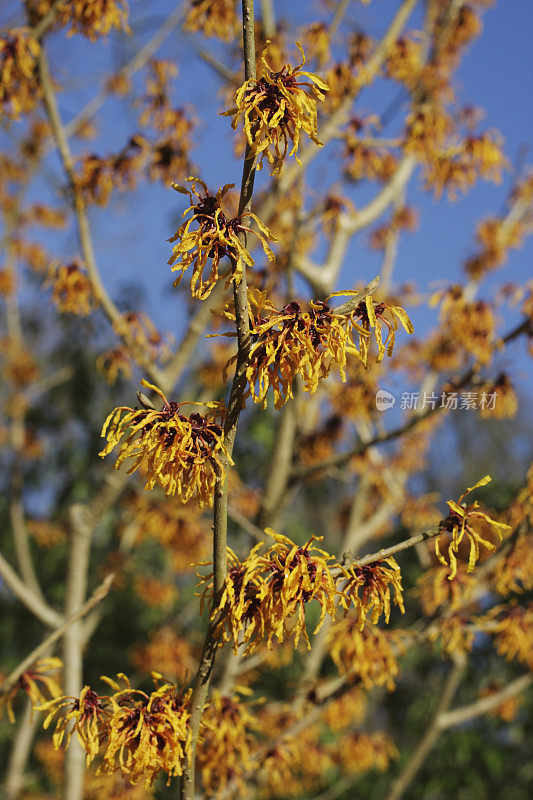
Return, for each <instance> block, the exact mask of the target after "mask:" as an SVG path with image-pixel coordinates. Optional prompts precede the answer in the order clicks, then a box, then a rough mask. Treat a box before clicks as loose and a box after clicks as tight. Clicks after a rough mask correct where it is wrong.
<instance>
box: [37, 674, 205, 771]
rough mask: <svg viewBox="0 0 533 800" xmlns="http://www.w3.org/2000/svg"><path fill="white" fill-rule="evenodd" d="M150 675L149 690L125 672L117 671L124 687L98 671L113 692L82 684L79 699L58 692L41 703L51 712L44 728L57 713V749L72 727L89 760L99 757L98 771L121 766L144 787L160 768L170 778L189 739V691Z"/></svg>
mask: <svg viewBox="0 0 533 800" xmlns="http://www.w3.org/2000/svg"><path fill="white" fill-rule="evenodd" d="M152 676H153V679H154V683H155V689H154V690H153V691H152V692H151V693H150V694H147V693H146V692H143V691H141V690H139V689H132V688H131V686H130V682H129V680H128V678H127V677H126V675H124V674H123V673H119V675H118V678H119V680H121V681H122V682H123V683H124V684H125V688H123V687H122V686H121V685H120V684H119V683H118V682H117V681H115V680H113V679H111V678H107V677H105V676H102V680H103V681H105V682H106V683H107V684H108V685H109V686H110V687H111V688H112V689H113V690H114V693H113V694H111V695H99V694H97V693H96V692H94V691H93V690H92V689H91V688H90V687H89V686H85V687H84V689H83V691H82V692H81V694H80V697H79V699H78V698H75V697H70V698H69V697H60V698H58V699H57V700H53V701H50V702H48V703H45V704H43V705H42V706H41V707H40V709H39V710H42V711H49V713H48V716H47V717H46V719H45V721H44V727H45V728H47V727H48V726H49V724H50V722H51V721H52V719H53V718H54V717H55V716H56V715H59V717H58V719H57V722H56V727H55V732H54V736H53V741H54V746H55V748H56V749H57V748H59V747H60V746H61V744H62V743H63V741H65V746H68V744H69V741H70V738H71V736H72V733H73V732H74V731H75V732H76V734H77V736H78V738H79V740H80V742H81V744H82V745H83V747H84V749H85V751H86V761H87V765H89V764H90V763H91V761H93V760H94V759H95V758H96V756H100V758H101V763H100V766H99V768H98V772H99V773H112V772H116V771H120V772H122V774H124V775H127V776H128V778H129V780H130V781H131V782H132V783H136V782H137V781H138V780H140V779H141V778H144V779H145V782H146V785H147V786H148V785H150V784H151V783H152V782H153V781H154V779H155V777H156V776H157V775H158V773H159V772H160V771H164V772H165V773H166V774H167V776H168V780H169V781H170V778H171V777H173V776H175V775H181V774H182V771H183V761H184V759H185V758H186V757H188V754H189V750H190V742H191V731H190V727H189V717H190V714H189V710H188V703H189V699H190V695H191V691H190V690H189V691H187V692H186V693H182V692H178V687H177V686H175V685H174V684H170V683H166V682H162V679H161V675H159V674H158V673H155V672H154V673H152ZM65 734H66V737H65Z"/></svg>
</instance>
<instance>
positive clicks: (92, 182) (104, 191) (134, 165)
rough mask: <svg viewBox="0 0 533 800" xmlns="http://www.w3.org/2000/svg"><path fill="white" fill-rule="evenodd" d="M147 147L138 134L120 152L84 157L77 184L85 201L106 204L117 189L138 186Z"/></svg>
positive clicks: (77, 176) (80, 164) (77, 175)
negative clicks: (103, 155) (112, 192)
mask: <svg viewBox="0 0 533 800" xmlns="http://www.w3.org/2000/svg"><path fill="white" fill-rule="evenodd" d="M146 146H147V143H146V142H145V141H144V139H143V137H142V136H138V135H137V136H132V137H131V138H130V139H129V141H128V142H127V144H126V146H125V147H123V148H122V150H120V151H119V152H118V153H113V154H112V155H109V156H106V157H101V156H98V155H96V154H95V153H91V154H89V155H85V156H83V157H82V158H81V159H80V163H79V165H78V169H77V172H76V185H77V186H78V188H79V189H80V191H81V192H82V193H83V197H84V199H85V202H86V203H94V204H96V205H99V206H105V205H106V204H107V201H108V200H109V195H110V194H111V191H112V190H113V189H120V190H121V191H131V190H132V189H134V188H135V186H136V183H137V177H138V173H139V169H140V168H141V166H142V164H143V162H144V160H145V155H146Z"/></svg>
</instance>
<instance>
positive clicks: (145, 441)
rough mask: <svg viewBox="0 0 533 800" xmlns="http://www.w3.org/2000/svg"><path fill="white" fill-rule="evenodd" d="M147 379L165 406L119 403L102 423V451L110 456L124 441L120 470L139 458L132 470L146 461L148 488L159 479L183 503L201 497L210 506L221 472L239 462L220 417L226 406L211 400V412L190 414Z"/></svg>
mask: <svg viewBox="0 0 533 800" xmlns="http://www.w3.org/2000/svg"><path fill="white" fill-rule="evenodd" d="M142 384H143V386H145V387H147V388H148V389H151V390H152V391H154V392H156V393H157V394H158V395H159V396H160V397H161V398H162V399H163V402H164V406H163V408H162V409H161V411H155V410H152V409H146V408H141V409H133V408H129V407H127V406H120V407H119V408H116V409H115V410H114V411H112V412H111V414H109V416H108V417H107V419H106V421H105V423H104V426H103V428H102V436H103V437H104V438H106V439H107V441H108V443H107V445H106V446H105V447H104V449H103V450H102V452H101V453H100V455H101V456H102V457H103V456H106V455H107V454H108V453H110V452H111V450H113V449H114V448H115V447H116V446H117V445H119V446H120V452H119V454H118V457H117V460H116V462H115V469H118V468H119V467H120V466H121V465H122V463H123V462H124V461H125V460H126V459H133V464H132V466H130V467H129V469H128V474H130V475H131V473H132V472H135V470H136V469H138V468H139V467H140V466H141V465H143V467H144V468H146V471H147V482H146V486H145V488H146V489H148V490H150V489H153V488H154V486H155V485H156V484H159V485H160V486H161V487H162V488H163V489H164V490H165V493H166V494H167V495H170V494H176V495H177V497H178V500H179V501H180V502H181V503H186V502H187V501H188V500H190V499H191V498H195V499H197V501H198V503H199V505H200V507H201V508H202V507H203V506H205V505H208V506H210V505H211V504H212V502H213V490H214V487H215V482H216V476H217V474H224V471H225V469H226V467H225V464H226V462H227V463H229V464H233V461H232V460H231V459H230V458H229V456H228V454H227V451H226V448H225V446H224V440H223V431H222V428H221V426H220V425H219V424H218V423H217V421H216V420H217V419H220V418H221V417H223V409H222V407H221V405H220V404H219V403H206V404H205V405H206V406H207V408H208V411H207V413H206V415H205V416H202V415H201V414H198V413H193V414H191V415H190V416H189V417H186V416H184V415H183V414H180V413H179V412H180V407H181V406H182V405H183V403H175V402H169V401H168V400H167V399H166V397H165V395H164V394H163V393H162V392H161V391H160V390H159V389H158V388H157V387H156V386H153V385H152V384H150V383H148V382H147V381H142ZM123 437H126V438H125V440H124V441H122V442H121V440H122V439H123Z"/></svg>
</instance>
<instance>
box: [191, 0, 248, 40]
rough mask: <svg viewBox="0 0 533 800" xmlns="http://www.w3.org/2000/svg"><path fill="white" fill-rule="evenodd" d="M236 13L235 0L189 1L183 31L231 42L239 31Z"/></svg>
mask: <svg viewBox="0 0 533 800" xmlns="http://www.w3.org/2000/svg"><path fill="white" fill-rule="evenodd" d="M235 12H236V4H235V0H189V3H188V8H187V11H186V13H185V20H184V22H183V29H184V30H186V31H190V32H191V33H194V32H195V31H201V32H202V34H203V35H204V36H207V37H211V36H215V37H216V38H217V39H222V41H224V42H231V41H233V39H235V36H236V35H237V31H238V30H239V22H238V19H237V14H236V13H235Z"/></svg>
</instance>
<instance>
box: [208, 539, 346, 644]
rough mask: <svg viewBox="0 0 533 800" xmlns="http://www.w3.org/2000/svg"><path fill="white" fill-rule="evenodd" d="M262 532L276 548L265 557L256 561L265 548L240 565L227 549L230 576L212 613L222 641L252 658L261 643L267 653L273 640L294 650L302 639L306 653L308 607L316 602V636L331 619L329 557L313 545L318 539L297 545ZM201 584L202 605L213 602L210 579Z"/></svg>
mask: <svg viewBox="0 0 533 800" xmlns="http://www.w3.org/2000/svg"><path fill="white" fill-rule="evenodd" d="M266 530H267V533H269V535H270V536H272V538H273V539H274V540H275V544H274V545H273V546H272V547H270V548H269V549H268V550H267V551H266V553H265V554H264V555H260V550H261V549H262V547H263V542H261V543H259V544H258V545H256V546H255V547H254V548H253V549H252V550H251V552H250V554H249V555H248V557H247V558H246V559H245V560H244V561H242V562H241V561H240V560H239V559H238V558H237V556H236V555H235V553H233V552H232V551H231V550H230V549H229V548H228V556H229V569H228V575H227V578H226V582H225V585H224V590H223V592H222V595H221V597H220V600H219V601H218V604H217V605H216V607H214V608H213V610H212V613H211V618H212V619H213V620H217V625H218V626H219V628H220V630H221V635H222V636H223V638H224V639H225V641H230V640H231V641H232V642H233V647H234V650H235V652H237V650H238V647H239V645H240V644H244V645H245V648H244V649H245V652H252V651H253V650H255V649H256V648H257V647H258V646H259V644H260V643H261V641H262V640H263V639H266V644H267V647H268V648H270V647H271V646H272V640H273V639H276V640H277V641H278V642H282V641H283V640H284V639H290V638H292V639H294V646H295V647H297V646H298V642H299V640H300V637H301V636H303V638H304V640H305V641H306V642H307V645H308V647H310V646H311V645H310V643H309V637H308V635H307V631H306V627H305V609H306V605H307V603H310V602H311V600H316V601H317V602H318V604H319V606H320V618H319V621H318V623H317V625H316V628H315V630H314V631H313V632H314V633H317V632H318V630H320V627H321V626H322V623H323V621H324V618H325V616H326V614H330V615H331V616H334V614H335V595H336V589H335V582H334V580H333V577H332V575H331V572H330V568H329V566H328V561H329V560H330V558H331V556H329V555H328V554H327V553H325V552H324V551H323V550H320V549H319V548H318V547H316V546H315V545H314V544H313V542H314V541H316V537H312V538H311V539H310V540H309V541H308V542H307V543H306V544H305V545H297V544H295V543H294V542H292V541H291V540H290V539H288V538H287V537H286V536H282V535H280V534H276V533H274V531H272V530H271V529H269V528H267V529H266ZM202 583H204V584H205V588H204V593H203V602H205V601H206V599H209V600H210V601H211V600H212V597H213V588H212V580H211V576H210V575H208V576H207V577H205V578H202Z"/></svg>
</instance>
